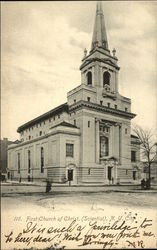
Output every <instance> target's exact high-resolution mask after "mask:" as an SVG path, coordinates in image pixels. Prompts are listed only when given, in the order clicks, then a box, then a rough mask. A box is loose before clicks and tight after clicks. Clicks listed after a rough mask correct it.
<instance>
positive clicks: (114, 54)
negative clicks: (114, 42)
mask: <svg viewBox="0 0 157 250" xmlns="http://www.w3.org/2000/svg"><path fill="white" fill-rule="evenodd" d="M112 53H113V56H114V57H116V49H115V48H114V49H113V50H112Z"/></svg>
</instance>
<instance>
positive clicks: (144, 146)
mask: <svg viewBox="0 0 157 250" xmlns="http://www.w3.org/2000/svg"><path fill="white" fill-rule="evenodd" d="M133 131H134V133H135V134H136V135H137V137H138V139H139V142H140V148H141V153H142V159H144V160H145V161H146V164H147V166H148V173H149V177H148V179H149V185H148V188H150V187H151V164H152V162H153V161H154V159H155V155H156V151H155V146H156V143H154V140H153V133H152V131H151V130H144V129H143V128H141V127H140V126H137V125H136V126H134V128H133Z"/></svg>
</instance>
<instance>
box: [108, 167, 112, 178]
mask: <svg viewBox="0 0 157 250" xmlns="http://www.w3.org/2000/svg"><path fill="white" fill-rule="evenodd" d="M108 179H109V181H111V179H112V167H108Z"/></svg>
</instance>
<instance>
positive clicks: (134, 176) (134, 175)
mask: <svg viewBox="0 0 157 250" xmlns="http://www.w3.org/2000/svg"><path fill="white" fill-rule="evenodd" d="M133 180H136V171H133Z"/></svg>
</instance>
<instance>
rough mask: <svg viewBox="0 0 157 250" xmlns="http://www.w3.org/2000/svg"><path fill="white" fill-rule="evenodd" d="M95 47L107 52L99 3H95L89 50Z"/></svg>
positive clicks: (102, 15)
mask: <svg viewBox="0 0 157 250" xmlns="http://www.w3.org/2000/svg"><path fill="white" fill-rule="evenodd" d="M97 46H98V47H102V48H104V49H106V50H108V42H107V35H106V28H105V21H104V14H103V9H102V3H101V1H97V8H96V17H95V25H94V30H93V38H92V45H91V50H93V49H94V48H95V47H97Z"/></svg>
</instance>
